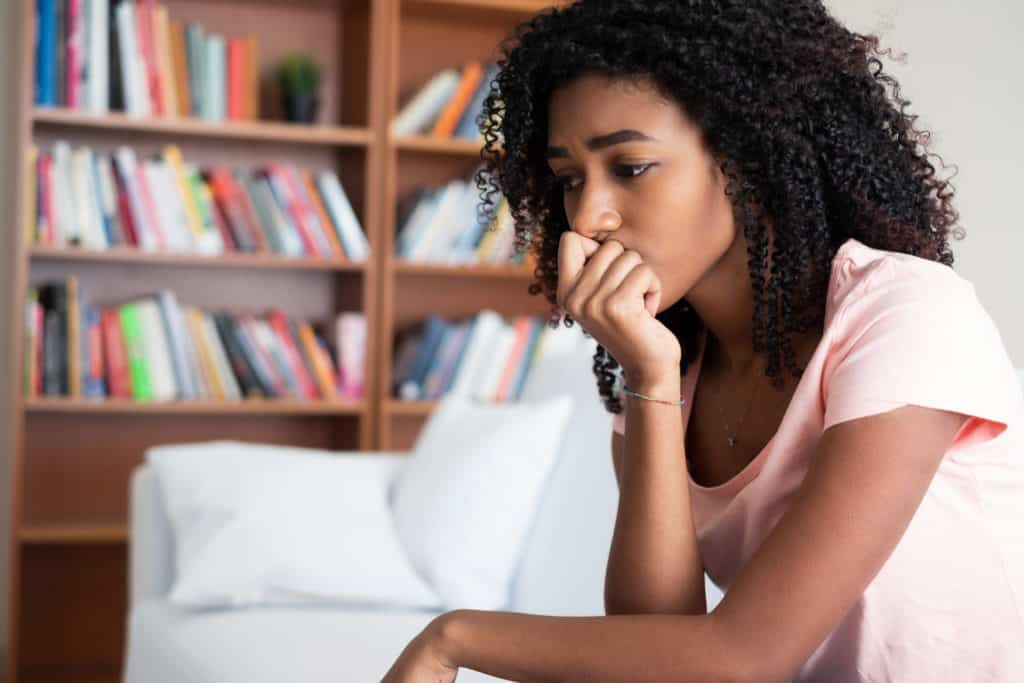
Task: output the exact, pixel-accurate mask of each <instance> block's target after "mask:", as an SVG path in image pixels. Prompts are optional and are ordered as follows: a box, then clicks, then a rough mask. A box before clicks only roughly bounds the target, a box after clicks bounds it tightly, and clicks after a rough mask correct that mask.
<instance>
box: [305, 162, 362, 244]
mask: <svg viewBox="0 0 1024 683" xmlns="http://www.w3.org/2000/svg"><path fill="white" fill-rule="evenodd" d="M316 186H317V189H319V190H320V194H321V195H322V196H323V200H324V204H325V205H326V208H327V213H328V214H329V215H330V217H331V221H332V222H333V223H334V228H335V230H336V231H337V233H338V239H339V240H340V241H341V244H342V248H343V249H344V250H345V255H346V256H347V257H348V258H349V260H352V261H365V260H366V259H367V258H369V256H370V245H369V243H368V242H367V241H366V235H365V234H364V233H363V228H362V226H361V225H360V224H359V219H358V218H357V217H356V212H355V211H354V210H353V209H352V204H351V203H350V202H349V200H348V196H347V195H346V194H345V190H344V189H342V187H341V182H340V181H339V180H338V176H337V175H335V173H334V171H321V172H320V173H318V174H317V176H316Z"/></svg>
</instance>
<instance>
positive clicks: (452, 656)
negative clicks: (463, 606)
mask: <svg viewBox="0 0 1024 683" xmlns="http://www.w3.org/2000/svg"><path fill="white" fill-rule="evenodd" d="M461 618H462V615H461V610H454V611H452V612H445V613H444V614H442V615H441V616H439V617H437V618H435V619H434V620H433V621H432V622H430V626H428V627H427V628H429V629H430V631H431V633H432V638H431V643H432V644H433V647H434V651H435V653H436V654H437V656H438V658H439V659H440V660H441V661H442V662H443V663H444V664H445V665H446V666H449V667H451V668H453V669H454V668H458V666H459V651H460V650H459V648H460V647H461V645H462V644H461V641H460V638H461V637H462V636H461V631H460V619H461Z"/></svg>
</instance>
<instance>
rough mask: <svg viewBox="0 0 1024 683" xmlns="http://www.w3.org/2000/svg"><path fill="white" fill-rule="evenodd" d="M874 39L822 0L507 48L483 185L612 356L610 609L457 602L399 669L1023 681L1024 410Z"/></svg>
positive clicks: (489, 111)
mask: <svg viewBox="0 0 1024 683" xmlns="http://www.w3.org/2000/svg"><path fill="white" fill-rule="evenodd" d="M881 54H882V53H881V52H880V51H879V49H878V41H877V39H876V38H875V37H873V36H865V35H859V34H857V33H853V32H851V31H849V30H848V29H846V28H844V27H843V26H842V25H841V24H839V23H838V22H837V21H836V20H835V19H834V18H833V17H831V16H830V15H829V14H828V13H827V11H826V9H825V8H824V7H823V6H822V4H821V2H820V1H819V0H688V1H664V2H661V1H655V0H646V1H645V0H632V1H627V0H617V1H610V0H609V1H592V0H584V1H583V2H577V3H576V4H573V5H571V6H568V7H565V8H564V9H560V10H557V11H550V12H546V13H543V14H541V15H539V16H537V17H536V18H534V19H533V20H532V21H530V22H529V23H528V24H527V25H524V26H523V27H521V28H520V30H519V31H518V32H517V35H516V37H515V39H514V40H513V41H511V42H510V43H509V44H508V45H507V46H506V47H505V52H504V54H503V59H502V61H501V63H500V66H501V71H500V75H499V76H498V77H497V79H496V82H495V83H494V84H492V94H491V96H490V97H489V99H488V101H487V107H486V111H485V124H484V130H485V136H486V140H487V144H486V149H485V157H486V158H487V159H488V160H489V165H490V168H489V171H490V172H491V174H492V175H490V176H483V175H481V176H480V183H481V187H482V189H483V190H484V191H485V194H486V195H487V197H488V198H489V201H490V202H491V203H492V204H493V202H494V198H495V197H496V196H497V192H502V193H504V194H505V196H507V197H508V200H509V202H510V204H511V207H512V209H513V214H514V216H515V219H516V224H517V229H518V231H519V233H518V234H519V237H520V240H521V245H522V246H524V247H525V246H526V245H527V243H528V244H529V246H530V247H531V248H532V249H533V250H534V251H535V253H536V254H537V256H538V257H539V258H538V262H539V265H538V270H537V276H538V280H539V282H538V283H536V284H535V285H534V287H533V291H534V293H538V292H541V291H543V293H544V294H545V295H546V296H547V297H548V299H549V300H550V301H551V302H552V304H554V305H555V307H556V309H555V310H556V312H557V313H564V314H565V315H566V316H567V317H568V319H569V322H570V324H571V321H573V320H575V321H576V322H578V323H579V324H581V325H582V327H583V328H584V329H585V330H586V331H587V332H588V333H589V334H591V335H593V336H594V337H595V338H596V340H597V341H598V342H599V343H600V346H599V348H598V352H597V357H596V358H595V373H596V376H597V386H598V390H599V391H600V394H601V396H602V397H603V399H604V401H605V403H606V405H607V408H608V410H609V411H611V412H613V413H615V414H616V415H615V418H614V425H615V433H614V434H613V436H612V451H613V459H614V467H615V472H616V475H617V477H618V482H619V489H620V501H619V508H618V517H617V520H616V524H615V531H614V536H613V541H612V547H611V552H610V556H609V559H608V566H607V578H606V591H605V603H606V608H607V612H608V616H600V617H587V618H582V617H581V618H565V617H549V616H537V615H527V614H514V613H494V612H480V611H472V610H458V611H455V612H449V613H447V614H445V615H443V616H441V617H440V618H438V619H437V620H435V621H434V622H433V623H432V624H431V625H430V626H429V627H428V628H426V629H425V630H424V631H423V633H422V634H420V635H419V636H418V637H417V638H416V639H415V640H413V642H411V643H410V644H409V645H408V646H407V648H406V649H405V651H404V652H403V653H402V654H401V656H400V657H399V659H398V660H397V661H396V662H395V664H394V666H393V667H392V668H391V670H390V671H389V672H388V673H387V675H386V676H385V679H384V680H385V681H386V682H388V683H398V682H401V683H410V682H414V683H420V682H423V683H426V682H427V681H430V682H434V681H438V682H439V681H452V680H454V678H455V675H456V672H457V669H458V668H459V667H467V668H472V669H476V670H478V671H482V672H485V673H488V674H491V675H494V676H497V677H500V678H505V679H510V680H515V681H595V682H596V681H609V682H611V681H622V682H623V683H626V682H628V683H640V682H642V681H652V682H653V681H673V682H683V681H743V682H746V681H751V682H753V681H757V682H765V681H791V680H798V681H828V682H845V681H871V682H873V683H879V682H882V681H901V682H903V681H922V682H923V681H928V682H929V683H939V682H941V681H958V682H960V681H972V682H977V681H1007V682H1010V681H1024V617H1022V615H1024V523H1022V520H1024V401H1022V397H1021V392H1020V388H1019V386H1018V384H1017V379H1016V377H1015V375H1014V372H1013V368H1012V367H1011V364H1010V362H1009V360H1008V357H1007V353H1006V350H1005V348H1004V346H1003V343H1002V341H1001V339H1000V337H999V334H998V332H997V331H996V329H995V327H994V325H993V323H992V321H991V320H990V318H989V317H988V315H987V314H986V313H985V311H984V309H983V308H982V306H981V305H980V304H979V302H978V300H977V298H976V297H975V294H974V290H973V288H972V287H971V285H970V284H969V283H968V282H966V281H965V280H963V279H961V278H960V277H959V276H958V275H957V274H955V273H954V271H953V270H952V268H951V267H950V266H951V264H952V261H953V257H952V253H951V251H950V248H949V242H948V240H949V237H950V236H951V235H953V234H954V232H957V231H959V228H957V226H956V223H957V220H958V215H957V213H956V211H955V210H954V208H953V206H952V203H951V199H952V194H953V193H952V188H951V187H950V185H949V184H948V182H946V181H944V180H941V179H939V178H938V177H937V176H936V169H935V168H934V167H933V165H932V164H931V162H930V161H929V157H930V156H934V155H930V154H928V152H927V142H928V135H927V133H924V132H920V131H917V130H915V128H914V126H913V122H914V119H915V117H914V116H912V115H909V114H907V113H905V111H904V109H905V107H906V104H907V102H905V101H904V100H902V99H901V98H900V96H899V88H898V85H897V84H896V82H895V81H894V80H893V79H892V77H891V76H889V75H887V74H885V73H883V71H882V66H881V62H880V60H879V56H880V55H881ZM499 150H500V151H499ZM488 178H490V180H488ZM705 571H706V572H707V573H708V575H709V576H710V577H711V579H712V580H713V581H714V582H715V583H716V584H717V585H719V586H720V587H721V588H723V589H724V590H725V591H726V594H725V597H724V598H723V599H722V601H721V602H720V603H719V605H718V606H717V607H716V608H715V609H714V610H712V611H711V613H710V614H708V613H707V609H706V604H705V593H704V572H705Z"/></svg>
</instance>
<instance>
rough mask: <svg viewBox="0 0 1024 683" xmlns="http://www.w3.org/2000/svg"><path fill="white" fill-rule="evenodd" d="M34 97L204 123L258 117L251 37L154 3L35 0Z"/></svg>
mask: <svg viewBox="0 0 1024 683" xmlns="http://www.w3.org/2000/svg"><path fill="white" fill-rule="evenodd" d="M36 20H37V26H38V27H39V28H38V40H37V41H36V83H35V86H36V87H35V103H36V105H37V106H42V107H67V108H70V109H79V110H83V111H90V112H95V113H104V112H107V111H112V110H113V111H124V112H126V113H128V114H130V115H132V116H140V117H141V116H155V117H163V116H166V117H186V116H193V117H197V118H201V119H205V120H207V121H225V120H254V119H256V118H258V117H259V111H258V109H259V45H258V42H257V40H256V39H255V38H254V37H253V36H244V37H241V36H239V37H232V36H225V35H224V34H221V33H215V32H209V31H207V30H206V29H204V27H203V25H202V24H201V23H198V22H188V23H183V22H181V21H178V20H176V19H173V18H171V17H170V16H169V15H168V11H167V7H166V6H165V5H164V4H162V3H158V2H154V0H137V1H132V0H36Z"/></svg>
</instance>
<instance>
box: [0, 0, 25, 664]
mask: <svg viewBox="0 0 1024 683" xmlns="http://www.w3.org/2000/svg"><path fill="white" fill-rule="evenodd" d="M17 4H18V3H16V2H14V0H0V226H2V227H0V681H4V680H6V677H7V658H8V639H9V633H10V632H9V629H8V624H7V612H8V601H7V598H8V594H7V590H8V587H7V568H8V550H9V548H10V533H11V528H10V526H11V525H10V511H11V505H10V500H11V488H10V469H11V468H10V463H11V405H10V390H9V387H10V383H11V382H12V381H14V378H13V377H8V374H9V371H10V368H9V367H8V360H9V358H10V342H11V334H13V333H14V332H15V331H14V330H11V329H10V327H11V325H10V320H11V315H12V313H11V297H12V294H11V289H12V287H13V286H14V278H13V277H12V275H11V266H12V265H13V263H14V261H13V259H12V257H11V255H10V254H11V249H12V247H13V244H14V243H13V239H12V237H13V236H12V232H11V231H12V229H13V227H14V226H13V220H12V218H13V214H14V177H15V172H16V170H17V165H16V164H15V161H14V156H15V152H14V138H15V106H16V104H17V103H16V102H15V97H14V95H13V93H14V91H15V90H16V87H15V80H16V79H15V75H14V74H15V72H16V70H17V66H18V65H17V64H16V61H15V57H16V55H17V49H18V40H17V30H16V29H17V27H18V17H19V15H18V10H17ZM26 4H28V3H26Z"/></svg>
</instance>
